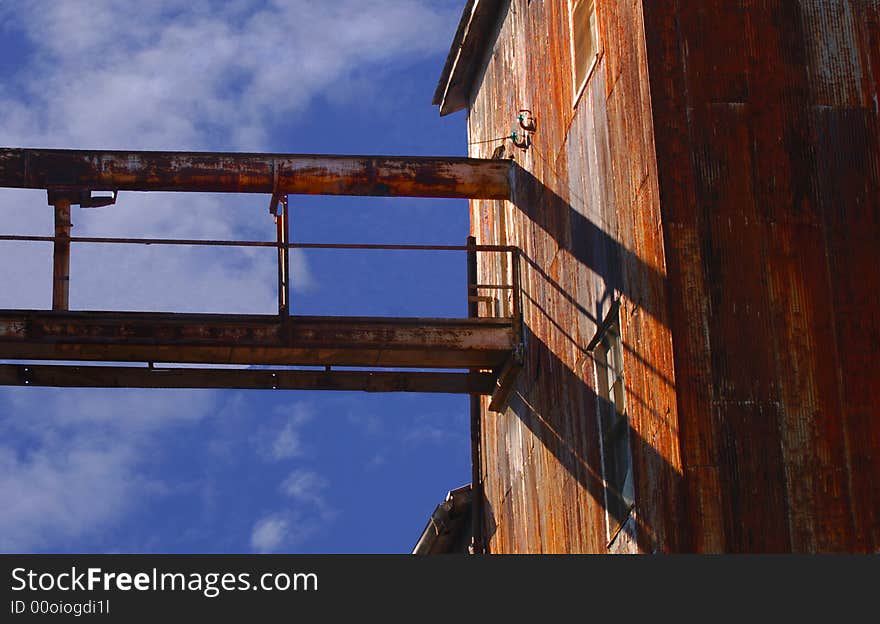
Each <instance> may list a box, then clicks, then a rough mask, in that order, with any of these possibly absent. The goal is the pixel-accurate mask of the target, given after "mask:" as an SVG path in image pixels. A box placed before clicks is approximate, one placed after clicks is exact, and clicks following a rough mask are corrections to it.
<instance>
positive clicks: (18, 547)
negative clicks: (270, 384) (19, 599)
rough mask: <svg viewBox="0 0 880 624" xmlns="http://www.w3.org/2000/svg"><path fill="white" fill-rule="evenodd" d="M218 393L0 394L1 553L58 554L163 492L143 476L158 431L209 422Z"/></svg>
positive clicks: (24, 391) (159, 485) (31, 391)
mask: <svg viewBox="0 0 880 624" xmlns="http://www.w3.org/2000/svg"><path fill="white" fill-rule="evenodd" d="M193 394H197V395H198V400H193ZM216 396H217V394H216V393H214V392H198V393H192V392H177V391H166V392H156V391H116V390H76V391H72V390H66V391H59V390H44V389H32V388H26V389H25V388H22V389H15V390H7V391H5V392H3V393H2V394H0V405H2V407H3V409H2V417H0V436H2V440H3V442H2V443H0V500H2V501H4V505H3V512H2V513H0V550H2V551H7V552H9V551H14V552H27V551H29V550H33V549H42V548H48V549H50V550H52V549H61V548H64V547H65V544H67V543H68V542H69V541H70V540H76V539H80V538H88V537H91V538H95V537H96V536H99V535H100V534H101V532H102V531H103V530H104V529H105V528H106V527H107V526H108V525H111V524H112V523H114V522H115V521H117V520H118V519H119V518H121V517H122V516H124V515H125V514H126V513H128V512H129V511H131V510H133V509H137V508H138V507H139V505H141V504H145V503H146V501H147V500H148V499H149V497H150V496H151V495H153V494H161V493H162V492H164V491H166V490H167V487H166V486H165V485H163V484H162V483H158V482H153V481H151V480H150V479H149V478H148V477H147V476H146V475H145V473H144V471H143V463H144V462H145V461H146V459H147V458H149V457H151V456H153V455H154V453H155V445H156V441H157V435H158V434H159V433H160V432H162V431H167V430H168V429H169V428H173V427H175V426H177V427H180V426H188V425H191V424H193V423H195V422H197V421H199V420H200V419H202V418H204V417H205V416H206V415H208V414H209V413H210V412H211V411H212V409H213V406H214V405H215V404H216Z"/></svg>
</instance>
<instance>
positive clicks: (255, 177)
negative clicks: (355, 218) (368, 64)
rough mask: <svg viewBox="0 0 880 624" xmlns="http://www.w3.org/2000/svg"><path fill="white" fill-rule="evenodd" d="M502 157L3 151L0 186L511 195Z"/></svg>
mask: <svg viewBox="0 0 880 624" xmlns="http://www.w3.org/2000/svg"><path fill="white" fill-rule="evenodd" d="M510 168H511V163H510V161H507V160H486V159H479V158H460V157H426V156H332V155H295V154H242V153H211V152H128V151H125V152H123V151H84V150H53V149H20V148H0V187H9V188H34V189H47V190H51V191H73V192H82V191H84V190H85V191H120V190H123V191H184V192H206V193H207V192H210V193H265V194H270V193H276V194H292V195H294V194H300V195H361V196H385V197H394V196H397V197H446V198H464V199H508V198H509V197H510V179H509V178H510V176H509V174H510Z"/></svg>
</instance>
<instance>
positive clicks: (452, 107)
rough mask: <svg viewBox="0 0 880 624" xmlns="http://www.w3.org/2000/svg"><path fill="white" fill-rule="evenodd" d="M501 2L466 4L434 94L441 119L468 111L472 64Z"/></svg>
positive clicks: (472, 1)
mask: <svg viewBox="0 0 880 624" xmlns="http://www.w3.org/2000/svg"><path fill="white" fill-rule="evenodd" d="M502 4H503V2H502V1H501V0H468V1H467V4H466V5H465V7H464V10H463V11H462V15H461V21H460V22H459V24H458V29H457V30H456V32H455V37H454V38H453V40H452V45H451V47H450V48H449V55H448V56H447V57H446V64H445V65H444V66H443V72H442V73H441V74H440V81H439V82H438V84H437V88H436V90H435V91H434V99H433V104H434V106H439V107H440V115H441V116H444V115H449V114H451V113H454V112H456V111H460V110H462V109H464V108H466V107H467V105H468V98H469V95H470V90H471V86H472V85H471V82H472V81H473V77H474V74H475V69H476V68H475V67H474V61H475V60H477V59H479V58H482V56H483V54H482V53H483V47H484V45H485V43H486V41H487V40H488V38H487V37H486V35H487V33H488V32H490V31H491V29H492V28H493V27H494V26H495V22H496V20H497V18H498V13H499V9H500V8H501V6H502Z"/></svg>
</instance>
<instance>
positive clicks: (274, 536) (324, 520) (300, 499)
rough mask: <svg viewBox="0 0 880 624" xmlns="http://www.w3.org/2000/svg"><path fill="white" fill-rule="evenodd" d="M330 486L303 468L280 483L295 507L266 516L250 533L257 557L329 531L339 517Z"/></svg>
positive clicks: (289, 547)
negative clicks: (330, 498)
mask: <svg viewBox="0 0 880 624" xmlns="http://www.w3.org/2000/svg"><path fill="white" fill-rule="evenodd" d="M329 486H330V482H329V481H328V480H327V479H326V478H324V477H322V476H321V475H320V474H319V473H318V472H316V471H314V470H310V469H305V468H300V469H297V470H294V471H293V472H291V473H290V474H289V475H288V476H287V478H286V479H284V481H282V482H281V486H280V489H281V492H282V493H283V494H284V495H285V496H287V497H288V498H289V499H291V502H292V505H291V506H290V507H288V508H286V509H282V510H279V511H276V512H273V513H270V514H268V515H265V516H263V517H262V518H260V519H259V520H257V522H256V523H254V528H253V530H252V531H251V548H252V549H253V550H254V551H255V552H258V553H270V552H281V551H284V550H287V549H291V548H293V547H295V546H297V545H299V544H302V543H303V542H304V541H305V540H307V539H308V538H310V537H312V536H314V535H315V534H317V533H319V532H320V531H322V530H326V528H327V526H328V525H329V523H330V522H332V521H333V518H334V517H335V516H336V512H335V511H334V510H333V509H332V508H331V506H330V504H329V502H328V500H327V498H326V496H325V495H324V491H325V490H326V489H327V488H328V487H329Z"/></svg>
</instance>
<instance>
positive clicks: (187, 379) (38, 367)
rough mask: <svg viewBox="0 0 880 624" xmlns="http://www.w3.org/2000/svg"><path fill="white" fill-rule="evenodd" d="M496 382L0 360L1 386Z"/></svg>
mask: <svg viewBox="0 0 880 624" xmlns="http://www.w3.org/2000/svg"><path fill="white" fill-rule="evenodd" d="M494 385H495V377H494V375H492V374H490V373H439V372H413V371H353V370H344V371H314V370H266V369H223V368H147V367H134V366H73V365H46V364H0V386H43V387H53V388H211V389H214V388H225V389H240V390H347V391H361V392H434V393H440V394H489V393H491V392H492V388H493V387H494Z"/></svg>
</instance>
